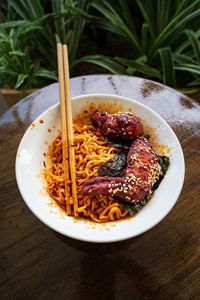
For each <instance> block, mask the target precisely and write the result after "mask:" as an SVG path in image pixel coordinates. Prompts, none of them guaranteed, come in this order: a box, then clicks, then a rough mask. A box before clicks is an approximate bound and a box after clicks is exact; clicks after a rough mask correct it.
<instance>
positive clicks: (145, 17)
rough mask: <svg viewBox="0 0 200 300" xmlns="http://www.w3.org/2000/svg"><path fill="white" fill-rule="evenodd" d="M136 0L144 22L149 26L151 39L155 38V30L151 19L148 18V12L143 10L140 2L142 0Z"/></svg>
mask: <svg viewBox="0 0 200 300" xmlns="http://www.w3.org/2000/svg"><path fill="white" fill-rule="evenodd" d="M136 2H137V5H138V7H139V9H140V11H141V13H142V15H143V18H144V20H145V22H146V23H147V24H148V26H149V32H150V34H151V37H152V39H153V40H155V38H156V35H155V31H154V28H153V25H152V22H151V19H150V18H149V16H148V13H147V11H146V10H145V8H144V5H143V4H142V2H141V1H140V0H136Z"/></svg>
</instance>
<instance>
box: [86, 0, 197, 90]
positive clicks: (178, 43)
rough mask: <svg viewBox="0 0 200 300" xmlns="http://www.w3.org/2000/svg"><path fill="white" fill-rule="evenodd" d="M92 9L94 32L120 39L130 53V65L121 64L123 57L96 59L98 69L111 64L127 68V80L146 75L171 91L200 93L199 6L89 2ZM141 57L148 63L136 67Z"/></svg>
mask: <svg viewBox="0 0 200 300" xmlns="http://www.w3.org/2000/svg"><path fill="white" fill-rule="evenodd" d="M90 7H91V8H92V9H93V14H92V17H93V18H94V19H93V22H94V23H95V24H96V25H97V26H99V27H101V28H102V29H104V30H106V31H107V32H112V33H115V34H118V35H121V36H122V37H124V38H125V39H126V40H127V41H129V43H130V45H131V47H132V49H133V59H129V60H127V59H125V58H124V57H123V53H122V57H112V58H110V57H106V58H105V57H103V56H102V57H100V56H98V59H97V60H96V64H99V61H100V60H102V61H105V60H106V62H107V64H108V62H110V63H113V62H115V63H118V64H119V66H120V65H121V66H122V65H123V66H124V67H125V70H126V73H127V75H132V74H133V73H134V74H135V73H136V74H138V75H140V74H141V75H144V74H145V76H146V77H148V78H153V79H154V78H155V79H159V80H160V81H162V82H163V83H165V84H167V85H169V86H172V87H177V88H179V87H183V86H184V87H188V89H191V91H192V92H194V91H196V92H197V91H198V90H200V87H199V86H198V83H199V79H200V74H199V68H200V41H199V37H200V30H199V18H200V0H196V1H192V0H169V1H163V0H157V1H149V0H136V1H128V0H127V1H122V0H118V1H114V0H111V1H109V2H108V1H106V0H93V1H92V2H91V4H90ZM94 9H95V11H94ZM138 15H139V18H138ZM136 18H137V22H134V20H135V19H136ZM135 56H136V58H135ZM140 57H146V61H145V62H144V61H142V62H141V61H138V59H139V58H140ZM82 61H84V57H82ZM85 61H88V58H85ZM91 61H92V57H90V62H91ZM93 63H95V57H94V59H93ZM104 67H105V68H106V69H108V70H109V71H111V69H110V68H108V67H106V65H104ZM115 72H116V66H115ZM115 72H114V73H115ZM175 79H176V80H175Z"/></svg>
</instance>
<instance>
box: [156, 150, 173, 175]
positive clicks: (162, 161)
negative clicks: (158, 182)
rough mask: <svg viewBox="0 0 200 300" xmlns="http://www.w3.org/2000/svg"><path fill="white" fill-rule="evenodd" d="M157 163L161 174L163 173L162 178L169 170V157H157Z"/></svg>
mask: <svg viewBox="0 0 200 300" xmlns="http://www.w3.org/2000/svg"><path fill="white" fill-rule="evenodd" d="M158 162H159V165H160V166H161V169H162V173H163V176H164V175H165V174H166V173H167V170H168V168H169V165H170V160H169V157H167V156H164V155H163V156H160V155H159V156H158Z"/></svg>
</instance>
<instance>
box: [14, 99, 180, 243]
mask: <svg viewBox="0 0 200 300" xmlns="http://www.w3.org/2000/svg"><path fill="white" fill-rule="evenodd" d="M90 101H92V102H94V103H96V104H99V103H102V102H104V103H111V104H112V105H122V106H123V109H124V111H127V110H128V109H130V108H131V109H132V111H133V112H134V114H135V115H137V116H139V117H140V118H141V119H142V120H145V124H146V125H147V126H148V125H149V126H150V127H152V128H154V130H153V134H154V136H157V142H158V143H159V144H162V145H167V147H166V151H168V152H169V153H166V154H167V155H169V154H170V156H171V165H170V168H169V170H168V172H167V174H166V176H165V177H164V179H163V181H162V182H161V184H160V186H159V188H158V189H157V190H156V192H155V195H154V197H153V199H152V200H151V201H150V202H149V203H147V205H146V206H145V207H144V208H143V209H142V210H141V211H140V212H139V213H138V214H137V215H136V216H135V217H132V218H128V219H124V220H121V221H118V222H108V223H106V224H103V225H102V224H95V223H93V222H89V221H84V220H79V221H77V222H76V221H75V219H74V218H73V217H68V216H66V214H65V213H63V212H62V211H61V209H59V208H58V207H57V206H56V205H54V206H53V207H51V206H50V202H51V199H50V197H49V196H48V195H47V193H45V192H44V189H43V183H42V180H41V177H40V176H38V175H39V174H40V173H41V170H42V169H43V168H44V166H43V161H44V156H43V154H44V153H45V152H47V147H48V146H47V144H48V143H51V142H52V141H53V139H54V138H55V137H56V135H57V133H58V129H60V112H59V104H56V105H54V106H53V107H51V108H50V109H48V110H46V111H45V112H44V113H43V114H41V115H40V116H39V117H38V118H37V119H36V120H35V121H34V125H33V124H32V125H31V126H30V127H29V128H28V129H27V131H26V133H25V134H24V136H23V138H22V140H21V143H20V145H19V148H18V152H17V157H16V178H17V184H18V187H19V190H20V192H21V195H22V197H23V199H24V201H25V202H26V204H27V205H28V207H29V208H30V210H31V211H32V212H33V213H34V214H35V215H36V216H37V217H38V218H39V219H40V220H41V221H42V222H43V223H45V224H46V225H47V226H49V227H50V228H52V229H54V230H55V231H57V232H59V233H61V234H63V235H66V236H68V237H71V238H75V239H78V240H83V241H88V242H101V243H103V242H115V241H121V240H125V239H128V238H132V237H135V236H137V235H139V234H141V233H143V232H145V231H147V230H149V229H150V228H152V227H153V226H155V225H156V224H157V223H158V222H160V221H161V220H162V219H163V218H164V217H165V216H166V215H167V214H168V213H169V211H170V210H171V209H172V207H173V206H174V204H175V202H176V201H177V199H178V197H179V194H180V192H181V189H182V185H183V181H184V173H185V164H184V157H183V152H182V149H181V146H180V144H179V141H178V139H177V137H176V135H175V133H174V132H173V130H172V129H171V128H170V126H169V125H168V124H167V123H166V122H165V121H164V120H163V119H162V118H161V117H160V116H159V115H158V114H157V113H155V112H154V111H152V110H151V109H149V108H148V107H146V106H144V105H142V104H140V103H138V102H136V101H133V100H132V99H127V98H123V97H119V96H112V95H84V96H79V97H75V98H74V99H72V110H73V115H75V114H76V113H78V112H80V110H81V109H82V108H83V107H85V106H86V105H87V103H88V102H90ZM40 120H43V123H41V122H40ZM146 125H145V126H146ZM48 129H51V132H49V131H48ZM167 149H168V150H167Z"/></svg>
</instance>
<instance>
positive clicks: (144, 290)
mask: <svg viewBox="0 0 200 300" xmlns="http://www.w3.org/2000/svg"><path fill="white" fill-rule="evenodd" d="M56 235H57V237H58V238H59V239H60V240H62V242H64V243H66V244H67V245H68V246H70V247H72V248H75V249H76V250H79V251H81V252H82V253H81V254H80V259H81V264H80V278H78V281H77V292H78V291H80V293H81V299H135V298H136V299H149V298H148V297H149V296H152V295H153V294H154V292H153V291H152V286H154V287H155V286H160V282H157V278H155V276H154V275H153V270H152V272H151V273H149V271H148V268H147V267H145V262H143V261H136V260H137V257H135V258H134V255H133V251H134V249H135V248H137V246H138V244H137V241H138V239H140V236H139V237H136V238H133V239H129V240H126V241H122V242H116V243H106V244H93V243H86V242H81V241H77V240H73V239H71V238H66V237H63V236H62V235H60V234H56ZM141 252H142V251H141ZM141 257H142V255H141ZM147 279H148V280H147ZM78 283H79V284H78ZM146 296H147V297H146Z"/></svg>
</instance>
